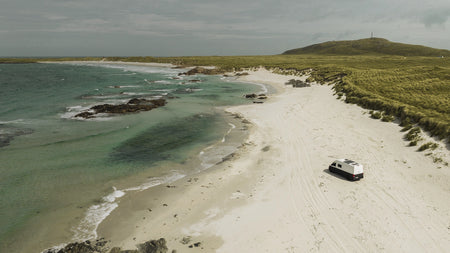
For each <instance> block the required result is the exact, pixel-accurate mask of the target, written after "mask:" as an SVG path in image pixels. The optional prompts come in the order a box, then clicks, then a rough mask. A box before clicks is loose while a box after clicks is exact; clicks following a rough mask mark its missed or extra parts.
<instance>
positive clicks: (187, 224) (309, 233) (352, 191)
mask: <svg viewBox="0 0 450 253" xmlns="http://www.w3.org/2000/svg"><path fill="white" fill-rule="evenodd" d="M289 78H292V77H286V76H280V75H275V74H272V73H270V72H268V71H266V70H259V71H256V72H250V75H249V76H245V77H242V78H241V79H242V80H243V81H249V82H261V83H267V84H271V85H274V86H275V87H276V88H277V89H278V94H277V95H276V96H272V97H271V98H270V99H269V101H268V102H266V103H264V104H252V105H244V106H238V107H232V108H229V109H227V110H228V111H230V112H232V113H237V114H240V115H242V116H243V117H244V118H246V119H248V120H249V121H251V123H252V124H253V127H252V130H251V134H250V137H249V139H248V140H247V145H245V146H244V147H243V148H242V149H241V150H240V151H239V155H238V156H237V158H235V159H233V160H231V161H227V162H225V163H224V164H222V165H220V166H219V168H217V169H215V170H213V171H209V172H205V173H203V174H201V175H199V179H198V181H197V182H195V183H194V182H193V181H191V182H189V183H188V182H187V179H183V180H180V181H179V182H177V183H176V184H175V185H176V186H177V187H176V188H175V189H171V190H167V189H163V188H160V189H159V193H160V194H161V195H159V197H158V199H157V200H155V197H149V196H154V195H152V194H154V193H155V191H157V189H153V191H154V192H153V193H142V194H141V195H140V196H134V197H133V196H132V197H130V199H129V200H127V201H126V202H125V201H124V203H121V207H119V208H118V211H117V212H116V214H112V215H111V217H110V218H109V219H108V220H109V221H108V220H107V221H106V222H105V224H103V228H102V227H101V228H100V234H102V235H105V236H106V237H107V238H110V239H112V240H113V242H115V244H116V245H119V246H123V247H127V248H130V247H131V246H133V245H135V244H136V243H138V242H142V241H145V240H148V239H151V238H153V239H155V238H159V237H165V238H166V239H167V240H168V245H169V248H170V249H177V251H178V252H449V251H448V250H449V249H450V168H449V167H446V166H444V165H442V164H438V163H434V162H433V161H432V159H431V158H430V157H426V156H425V155H424V153H421V152H416V149H417V148H411V147H407V144H408V143H407V142H405V141H403V140H402V136H403V133H402V132H400V127H399V126H398V125H396V124H394V123H384V122H381V121H378V120H373V119H370V117H369V115H368V114H367V111H365V110H363V109H361V108H359V107H357V106H355V105H349V104H345V103H344V102H342V101H339V100H337V99H336V97H334V96H333V95H332V94H333V92H332V90H331V87H330V86H320V85H313V86H312V87H310V88H295V89H294V88H292V87H285V86H284V82H285V81H286V80H288V79H289ZM438 152H440V153H441V156H442V157H443V159H444V161H448V160H449V157H450V155H449V151H448V150H447V149H445V148H443V147H442V144H441V148H440V150H438ZM337 158H350V159H353V160H355V161H358V162H360V163H362V164H363V165H364V166H365V176H364V179H362V180H360V181H357V182H349V181H347V180H345V179H343V178H341V177H339V176H336V175H335V174H330V173H329V172H328V170H327V168H328V165H329V164H330V163H331V162H332V161H333V160H334V159H337ZM167 191H170V193H166V194H164V193H163V192H167ZM146 196H147V198H152V199H151V200H146V199H145V198H146ZM133 201H135V202H133ZM136 201H137V202H138V203H139V204H136ZM132 203H135V204H132ZM161 203H170V204H169V206H168V207H166V208H162V207H161ZM148 206H151V207H152V208H153V212H152V214H151V216H150V217H149V218H148V219H146V220H144V221H143V220H142V216H144V215H147V214H146V212H145V211H146V208H147V207H148ZM127 208H128V209H127ZM127 210H128V213H127ZM130 211H132V215H131V216H130V215H129V213H130ZM175 213H176V214H177V216H176V218H175V219H174V214H175ZM121 214H122V215H121ZM127 215H128V216H127ZM108 224H109V225H108ZM118 224H119V226H120V224H131V225H129V228H128V229H127V227H126V226H121V228H123V230H122V231H121V232H111V229H112V228H113V227H114V225H116V226H117V225H118ZM135 225H138V227H139V228H134V227H135ZM106 231H107V232H106ZM188 235H190V236H192V241H193V242H196V241H200V242H202V251H200V249H189V248H188V247H187V245H183V244H181V243H180V240H181V239H182V238H183V237H185V236H188Z"/></svg>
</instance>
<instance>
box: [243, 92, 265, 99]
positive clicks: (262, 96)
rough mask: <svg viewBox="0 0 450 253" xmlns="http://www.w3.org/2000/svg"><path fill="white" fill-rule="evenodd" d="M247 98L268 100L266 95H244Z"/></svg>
mask: <svg viewBox="0 0 450 253" xmlns="http://www.w3.org/2000/svg"><path fill="white" fill-rule="evenodd" d="M244 97H245V98H257V99H267V96H266V94H255V93H252V94H246V95H244Z"/></svg>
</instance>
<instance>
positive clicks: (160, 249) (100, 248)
mask: <svg viewBox="0 0 450 253" xmlns="http://www.w3.org/2000/svg"><path fill="white" fill-rule="evenodd" d="M106 244H107V241H105V240H104V239H103V238H102V239H99V240H96V241H94V242H91V241H85V242H74V243H69V244H67V245H66V246H65V247H64V248H62V249H48V250H46V251H44V253H167V252H168V250H169V249H168V248H167V246H166V240H165V239H164V238H160V239H159V240H150V241H147V242H145V243H143V244H140V245H138V249H134V250H122V249H121V248H119V247H114V248H112V249H109V248H108V247H107V246H106Z"/></svg>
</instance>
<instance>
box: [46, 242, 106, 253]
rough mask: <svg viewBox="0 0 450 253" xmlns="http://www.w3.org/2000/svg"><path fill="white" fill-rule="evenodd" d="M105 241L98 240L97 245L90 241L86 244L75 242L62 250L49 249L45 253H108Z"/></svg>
mask: <svg viewBox="0 0 450 253" xmlns="http://www.w3.org/2000/svg"><path fill="white" fill-rule="evenodd" d="M105 245H106V241H105V240H104V239H99V240H96V243H95V245H93V243H92V242H91V241H89V240H87V241H85V242H73V243H69V244H67V245H66V246H65V247H64V248H62V249H59V250H57V249H48V250H46V251H44V253H103V252H106V249H105V248H104V246H105Z"/></svg>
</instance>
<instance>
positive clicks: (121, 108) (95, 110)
mask: <svg viewBox="0 0 450 253" xmlns="http://www.w3.org/2000/svg"><path fill="white" fill-rule="evenodd" d="M166 104H167V101H166V100H165V99H163V98H159V99H153V100H147V99H142V98H133V99H131V100H130V101H128V103H126V104H119V105H112V104H102V105H96V106H93V107H91V108H90V109H89V110H88V111H85V112H81V113H79V114H77V115H75V117H79V118H85V119H89V118H94V117H95V115H96V114H99V113H112V114H125V113H134V112H141V111H150V110H152V109H155V108H158V107H161V106H164V105H166Z"/></svg>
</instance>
